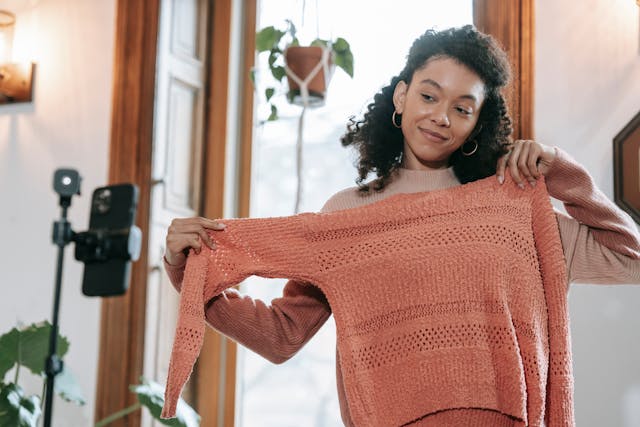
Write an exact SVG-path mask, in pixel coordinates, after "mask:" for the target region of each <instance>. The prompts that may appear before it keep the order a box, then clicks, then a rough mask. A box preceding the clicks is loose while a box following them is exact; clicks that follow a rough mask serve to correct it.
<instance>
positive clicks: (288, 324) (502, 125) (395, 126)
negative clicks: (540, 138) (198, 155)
mask: <svg viewBox="0 0 640 427" xmlns="http://www.w3.org/2000/svg"><path fill="white" fill-rule="evenodd" d="M508 79H509V66H508V62H507V59H506V56H505V54H504V52H503V51H502V50H501V49H500V48H499V47H498V45H497V44H496V42H495V41H494V40H493V39H492V38H491V37H489V36H487V35H484V34H482V33H480V32H478V31H477V30H475V29H474V28H473V27H471V26H466V27H462V28H458V29H449V30H445V31H441V32H435V31H427V32H426V33H425V34H424V35H423V36H421V37H420V38H418V39H417V40H416V41H415V42H414V44H413V46H412V48H411V50H410V52H409V56H408V58H407V63H406V65H405V67H404V69H403V70H402V72H401V73H400V74H399V75H398V76H396V77H394V78H393V79H392V80H391V83H390V84H389V85H388V86H386V87H384V88H383V89H382V90H381V91H380V92H379V93H378V94H376V96H375V97H374V101H373V102H372V103H371V104H370V105H369V107H368V110H367V112H366V114H365V115H364V118H363V119H362V120H360V121H355V120H353V119H352V121H351V123H350V124H349V126H348V131H347V133H346V134H345V135H344V136H343V138H342V143H343V145H345V146H349V145H351V146H354V147H355V148H356V149H357V150H358V152H359V162H358V173H359V178H358V180H357V183H358V186H357V187H352V188H348V189H346V190H343V191H341V192H338V193H337V194H335V195H334V196H333V197H331V198H330V199H329V200H328V201H327V202H326V204H325V205H324V207H323V208H322V212H333V211H338V210H344V209H350V208H356V207H359V206H363V205H368V204H371V203H374V202H378V201H381V200H383V199H385V198H388V197H390V196H392V195H397V194H399V193H417V192H425V191H432V190H443V189H446V188H452V187H457V186H459V185H461V184H465V183H469V182H472V181H476V180H479V179H482V178H486V177H490V176H491V175H494V174H495V175H496V179H497V180H498V182H500V183H501V184H502V183H503V182H504V177H505V173H507V172H508V173H509V174H510V176H511V177H512V179H513V181H514V182H515V183H516V184H518V185H519V186H520V188H522V189H524V188H525V186H526V185H530V186H532V187H533V186H535V185H536V182H537V180H539V179H540V178H541V176H544V177H545V182H546V185H547V190H548V192H549V195H551V196H553V197H554V198H556V199H558V200H561V201H562V202H563V203H564V204H565V207H566V209H567V211H568V212H569V214H570V215H571V216H567V215H564V214H562V213H559V212H556V218H557V223H558V226H559V231H560V238H561V242H562V249H563V251H564V256H565V261H566V271H567V276H568V277H567V281H568V282H571V281H574V280H575V281H580V282H581V283H640V262H639V261H638V260H639V259H640V238H639V236H638V233H637V231H636V228H635V225H634V223H633V221H632V220H631V219H630V218H629V217H628V216H627V215H626V214H625V213H623V212H622V211H621V210H619V209H618V208H617V207H616V206H615V205H614V204H613V203H611V201H609V200H608V199H607V198H606V197H605V196H604V195H603V194H602V193H601V192H600V191H599V190H598V189H597V188H595V186H594V184H593V181H592V179H591V177H590V176H589V174H588V173H587V171H586V170H584V168H582V166H580V165H579V164H577V163H576V162H575V161H574V160H572V159H571V158H570V157H569V156H568V155H567V154H566V153H564V152H563V151H562V150H560V149H558V148H555V147H549V146H546V145H543V144H540V143H538V142H534V141H516V142H515V143H510V139H509V136H510V134H511V131H512V130H511V121H510V119H509V116H508V113H507V109H506V105H505V101H504V98H503V97H502V95H501V94H500V91H501V89H502V88H503V87H504V86H505V85H506V84H507V83H508ZM507 170H508V171H507ZM370 172H374V173H375V174H376V175H377V179H376V180H374V181H372V182H371V183H369V184H363V182H364V180H365V179H366V177H367V176H368V175H369V173H370ZM223 229H224V225H223V224H222V223H219V222H216V221H212V220H209V219H204V218H190V219H176V220H174V221H173V223H172V225H171V227H170V228H169V230H168V233H167V244H166V253H165V268H166V270H167V272H168V274H169V277H170V279H171V282H172V283H173V285H174V286H175V287H176V288H177V289H178V290H179V289H180V286H181V282H182V277H183V272H184V266H185V262H186V257H187V255H188V251H189V249H191V248H193V250H194V252H195V253H199V252H200V250H201V249H202V245H208V246H210V247H211V248H212V249H215V236H216V234H215V230H218V231H219V230H223ZM208 230H214V231H213V232H209V231H208ZM211 236H213V238H212V237H211ZM363 255H364V254H363ZM331 312H332V310H331V307H330V306H329V304H328V302H327V299H326V297H325V295H324V294H323V293H322V292H321V291H320V290H319V289H318V288H317V287H315V286H312V285H311V284H309V283H304V282H301V281H294V280H291V281H289V282H288V283H287V284H286V286H285V288H284V292H283V296H282V297H281V298H277V299H274V300H273V301H272V302H271V304H270V305H268V304H265V303H264V302H262V301H260V300H254V299H252V298H250V297H249V296H245V295H242V294H240V293H239V292H237V291H236V290H233V289H229V290H227V291H225V292H224V293H223V294H222V295H220V296H218V297H216V298H214V299H213V300H212V301H210V302H209V304H208V305H207V306H206V320H207V322H208V324H209V325H211V326H212V327H214V328H215V329H217V330H218V331H220V332H221V333H223V334H225V335H226V336H228V337H230V338H232V339H234V340H235V341H237V342H239V343H241V344H243V345H245V346H246V347H248V348H250V349H252V350H253V351H255V352H257V353H259V354H260V355H262V356H264V357H265V358H267V359H268V360H270V361H272V362H273V363H282V362H284V361H286V360H287V359H289V358H290V357H292V356H293V355H294V354H295V353H296V352H297V351H298V350H299V349H300V348H301V347H302V346H303V345H304V344H305V343H306V342H308V341H309V339H310V338H311V337H312V336H313V335H314V334H315V333H316V332H317V331H318V330H319V328H320V327H321V326H322V325H323V324H324V322H325V321H326V320H327V319H328V318H329V316H330V315H331ZM336 372H337V383H338V395H339V401H340V407H341V413H342V419H343V422H344V423H345V425H347V426H351V425H354V424H353V421H352V417H351V414H350V410H349V402H348V401H347V398H346V396H345V390H344V385H343V372H342V371H341V367H340V366H339V365H338V367H337V371H336ZM470 375H472V373H470ZM548 404H549V402H548ZM543 406H544V405H543ZM569 406H570V405H569ZM528 415H529V416H530V417H531V415H532V414H528ZM571 415H572V414H571ZM523 418H525V417H518V416H514V415H513V414H507V413H504V412H500V411H498V410H496V409H495V408H491V407H485V408H477V407H474V408H467V407H465V408H461V407H456V406H455V405H452V406H451V407H447V408H443V409H442V410H439V411H435V412H432V413H426V414H423V415H422V416H421V417H419V418H416V419H414V420H412V421H411V422H410V423H408V424H406V425H415V426H449V425H451V426H462V425H473V426H493V427H495V426H520V425H525V424H527V421H526V420H524V419H523ZM546 418H547V416H546V415H545V419H546ZM566 419H571V420H572V416H567V418H566ZM527 425H542V424H541V423H538V422H536V421H534V420H533V418H530V420H529V421H528V424H527ZM548 425H550V426H552V424H548ZM558 425H559V424H558ZM563 425H565V424H563Z"/></svg>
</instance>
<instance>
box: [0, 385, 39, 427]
mask: <svg viewBox="0 0 640 427" xmlns="http://www.w3.org/2000/svg"><path fill="white" fill-rule="evenodd" d="M40 413H41V410H40V398H39V397H38V396H35V395H34V396H30V397H25V396H24V392H23V391H22V388H21V387H20V386H19V385H17V384H4V383H0V426H11V427H37V424H38V418H39V417H40Z"/></svg>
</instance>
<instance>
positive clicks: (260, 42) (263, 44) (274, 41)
mask: <svg viewBox="0 0 640 427" xmlns="http://www.w3.org/2000/svg"><path fill="white" fill-rule="evenodd" d="M283 35H284V32H282V31H280V30H277V29H276V28H275V27H273V26H269V27H265V28H263V29H262V30H260V31H258V33H257V34H256V50H257V51H258V52H265V51H267V50H271V49H273V48H276V47H278V43H280V39H282V36H283Z"/></svg>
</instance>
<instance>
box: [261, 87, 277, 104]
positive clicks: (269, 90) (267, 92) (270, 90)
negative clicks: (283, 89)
mask: <svg viewBox="0 0 640 427" xmlns="http://www.w3.org/2000/svg"><path fill="white" fill-rule="evenodd" d="M275 91H276V90H275V89H274V88H272V87H268V88H267V89H266V90H265V91H264V95H265V96H266V97H267V101H268V100H270V99H271V97H272V96H273V94H274V93H275Z"/></svg>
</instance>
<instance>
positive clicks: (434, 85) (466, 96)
mask: <svg viewBox="0 0 640 427" xmlns="http://www.w3.org/2000/svg"><path fill="white" fill-rule="evenodd" d="M420 83H425V84H429V85H431V86H433V87H435V88H436V89H438V90H442V86H440V84H439V83H438V82H437V81H435V80H433V79H424V80H422V81H421V82H420ZM458 99H469V100H471V101H473V102H478V98H476V97H475V96H473V95H471V94H466V95H460V96H459V97H458Z"/></svg>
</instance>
